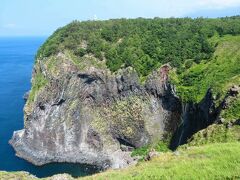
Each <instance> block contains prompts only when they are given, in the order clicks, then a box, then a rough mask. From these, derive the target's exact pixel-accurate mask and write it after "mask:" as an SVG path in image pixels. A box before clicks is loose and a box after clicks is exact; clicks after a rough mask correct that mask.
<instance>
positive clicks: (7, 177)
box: [0, 171, 36, 180]
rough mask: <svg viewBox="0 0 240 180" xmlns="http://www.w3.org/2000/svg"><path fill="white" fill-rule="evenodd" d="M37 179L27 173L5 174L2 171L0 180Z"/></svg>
mask: <svg viewBox="0 0 240 180" xmlns="http://www.w3.org/2000/svg"><path fill="white" fill-rule="evenodd" d="M32 179H36V178H35V177H33V176H32V175H29V174H28V173H26V172H5V171H0V180H32Z"/></svg>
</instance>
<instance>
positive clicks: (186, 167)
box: [83, 142, 240, 180]
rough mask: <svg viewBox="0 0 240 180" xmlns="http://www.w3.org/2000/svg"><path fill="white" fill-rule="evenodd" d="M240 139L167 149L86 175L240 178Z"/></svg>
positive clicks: (147, 177)
mask: <svg viewBox="0 0 240 180" xmlns="http://www.w3.org/2000/svg"><path fill="white" fill-rule="evenodd" d="M239 149H240V143H237V142H235V143H219V144H209V145H204V146H201V147H190V148H188V149H179V155H175V154H174V153H170V152H168V153H163V154H161V155H160V156H159V157H156V158H154V159H153V160H151V161H148V162H140V163H139V164H138V165H136V166H132V167H129V168H127V169H120V170H109V171H107V172H104V173H100V174H96V175H93V176H89V177H85V178H83V179H94V180H95V179H119V180H120V179H169V180H170V179H171V180H172V179H177V180H180V179H184V180H187V179H239V178H240V156H239V153H238V152H239Z"/></svg>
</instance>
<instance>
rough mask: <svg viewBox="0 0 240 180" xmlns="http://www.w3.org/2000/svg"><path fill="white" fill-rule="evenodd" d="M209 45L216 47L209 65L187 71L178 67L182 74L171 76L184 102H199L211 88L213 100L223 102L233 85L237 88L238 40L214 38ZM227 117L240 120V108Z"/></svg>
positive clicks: (239, 71)
mask: <svg viewBox="0 0 240 180" xmlns="http://www.w3.org/2000/svg"><path fill="white" fill-rule="evenodd" d="M209 42H210V44H215V45H214V46H216V51H215V53H214V55H213V57H212V58H211V59H210V60H209V61H201V62H200V63H199V64H196V63H193V64H192V65H191V67H190V68H188V67H181V68H182V71H183V72H182V73H179V74H177V73H176V72H172V74H171V77H172V81H173V83H174V84H176V85H177V92H178V94H179V96H180V97H181V98H182V100H183V101H185V102H189V101H193V102H199V101H200V100H201V99H202V98H203V97H204V95H205V93H206V91H207V89H208V88H212V89H213V92H214V94H215V97H216V98H217V99H218V100H222V99H223V97H224V96H225V95H226V92H227V91H228V90H229V88H230V87H231V86H232V85H234V84H235V85H239V84H240V66H239V62H240V36H231V35H226V36H222V37H219V36H217V35H216V36H214V37H212V38H211V39H209ZM233 106H234V105H233ZM237 106H238V105H235V106H234V107H237ZM236 111H237V112H236ZM230 113H233V114H235V115H238V118H239V117H240V116H239V114H240V111H239V108H238V109H235V110H233V109H232V111H231V112H230Z"/></svg>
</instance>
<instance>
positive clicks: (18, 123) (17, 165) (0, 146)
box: [0, 37, 96, 177]
mask: <svg viewBox="0 0 240 180" xmlns="http://www.w3.org/2000/svg"><path fill="white" fill-rule="evenodd" d="M45 40H46V38H43V37H21V38H20V37H17V38H13V37H11V38H0V171H1V170H4V171H27V172H30V173H31V174H33V175H36V176H37V177H47V176H51V175H54V174H59V173H69V174H71V175H72V176H74V177H77V176H85V175H89V174H92V173H94V172H96V169H95V168H94V167H91V166H86V165H79V164H67V163H62V164H61V163H54V164H48V165H45V166H41V167H37V166H34V165H32V164H30V163H28V162H26V161H25V160H22V159H20V158H18V157H16V156H15V152H14V150H13V148H12V147H11V146H10V145H9V144H8V141H9V139H10V138H11V136H12V134H13V131H15V130H20V129H23V106H24V100H23V95H24V93H25V92H26V91H28V90H29V89H30V87H31V84H30V80H31V73H32V67H33V63H34V56H35V54H36V52H37V49H38V48H39V47H40V45H41V44H42V43H43V42H44V41H45Z"/></svg>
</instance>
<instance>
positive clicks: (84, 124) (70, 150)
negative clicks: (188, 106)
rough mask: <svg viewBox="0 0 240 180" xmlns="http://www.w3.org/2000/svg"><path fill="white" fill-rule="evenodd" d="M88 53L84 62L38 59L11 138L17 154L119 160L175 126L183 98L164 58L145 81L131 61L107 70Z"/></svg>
mask: <svg viewBox="0 0 240 180" xmlns="http://www.w3.org/2000/svg"><path fill="white" fill-rule="evenodd" d="M85 59H86V61H84V62H81V67H80V66H79V64H76V62H74V61H73V60H72V58H71V56H69V55H68V54H67V53H59V54H58V55H57V56H54V57H50V58H48V59H41V60H40V59H38V60H37V61H36V64H35V67H34V71H33V78H32V90H31V92H30V94H29V97H28V100H27V103H26V105H25V108H24V112H25V117H24V119H25V122H24V123H25V125H24V129H23V130H20V131H16V132H14V135H13V137H12V139H11V140H10V144H11V145H12V146H13V147H14V149H15V151H16V155H17V156H19V157H21V158H23V159H26V160H28V161H29V162H31V163H33V164H35V165H44V164H46V163H51V162H70V163H84V164H91V165H96V166H98V167H100V168H103V169H105V168H121V167H125V166H127V165H129V164H132V163H133V162H134V159H133V158H132V157H131V156H130V153H131V152H130V150H131V149H132V148H137V147H141V146H144V145H146V144H149V143H154V142H157V141H159V140H161V139H163V138H164V137H165V135H168V134H173V133H174V132H175V131H176V129H177V127H178V126H179V125H180V123H181V122H180V121H181V118H180V116H181V102H180V101H179V99H178V97H176V95H175V93H174V88H173V86H171V85H170V84H169V83H168V79H167V68H168V67H167V66H164V67H163V68H162V69H161V70H160V71H155V72H153V73H152V74H151V75H149V77H148V78H147V80H146V82H145V84H144V85H142V84H141V83H140V80H139V77H138V75H137V73H136V72H135V71H134V70H133V69H132V68H130V67H129V68H125V69H121V70H119V71H118V72H116V73H111V72H110V71H109V70H108V69H107V68H106V66H105V65H104V61H99V60H97V59H95V58H94V57H90V56H87V55H86V56H85ZM52 64H54V65H52ZM50 65H51V66H50Z"/></svg>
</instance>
